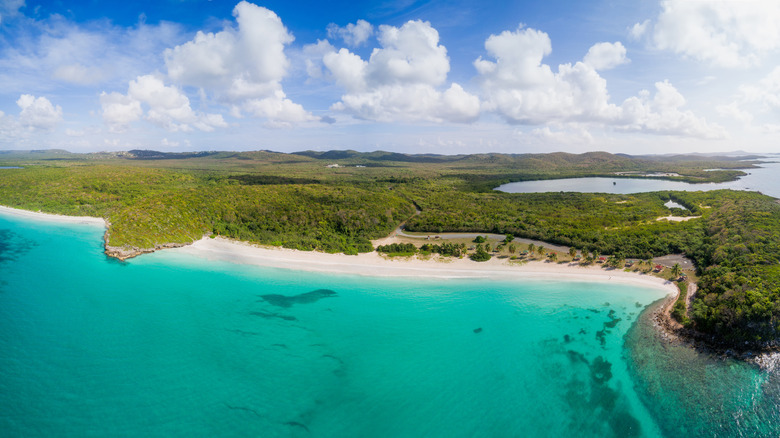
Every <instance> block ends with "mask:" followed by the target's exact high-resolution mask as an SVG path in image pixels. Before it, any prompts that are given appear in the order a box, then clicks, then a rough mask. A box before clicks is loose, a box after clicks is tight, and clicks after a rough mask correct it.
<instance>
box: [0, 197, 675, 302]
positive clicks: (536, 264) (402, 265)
mask: <svg viewBox="0 0 780 438" xmlns="http://www.w3.org/2000/svg"><path fill="white" fill-rule="evenodd" d="M0 214H5V215H11V216H15V217H21V218H25V219H30V220H36V221H47V222H57V223H68V224H74V223H88V224H95V225H102V226H106V222H105V220H103V219H102V218H95V217H86V216H83V217H77V216H64V215H57V214H46V213H37V212H31V211H26V210H19V209H15V208H9V207H2V206H0ZM165 251H176V252H180V253H184V254H190V255H193V256H196V257H200V258H203V259H206V260H220V261H227V262H232V263H240V264H247V265H255V266H267V267H274V268H283V269H292V270H304V271H313V272H326V273H334V274H357V275H370V276H384V277H396V276H403V277H426V278H501V279H534V280H550V281H559V280H568V281H597V282H607V281H608V282H614V283H621V284H626V285H640V286H645V287H654V288H659V289H662V290H664V291H666V292H667V293H668V294H670V295H676V294H677V293H678V290H677V286H676V285H675V284H674V283H672V282H670V281H666V280H664V279H661V278H658V277H654V276H652V275H646V274H639V273H635V272H625V271H623V270H620V269H604V268H602V267H601V266H598V265H597V266H580V265H579V264H572V263H553V262H545V261H528V262H515V261H510V260H509V259H499V258H496V257H494V258H492V259H491V260H489V261H487V262H474V261H472V260H470V259H468V258H463V259H457V258H450V257H438V256H432V257H430V258H428V259H420V258H418V257H396V258H390V257H385V256H382V255H379V254H378V253H376V252H372V253H364V254H359V255H345V254H327V253H322V252H317V251H298V250H292V249H286V248H278V247H269V246H260V245H255V244H251V243H247V242H240V241H234V240H230V239H225V238H222V237H216V238H210V237H204V238H203V239H200V240H198V241H196V242H194V243H193V244H192V245H187V246H183V247H180V248H170V249H165Z"/></svg>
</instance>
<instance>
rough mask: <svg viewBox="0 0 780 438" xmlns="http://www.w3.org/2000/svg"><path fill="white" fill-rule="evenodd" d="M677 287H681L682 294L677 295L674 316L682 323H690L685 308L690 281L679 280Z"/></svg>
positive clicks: (673, 310)
mask: <svg viewBox="0 0 780 438" xmlns="http://www.w3.org/2000/svg"><path fill="white" fill-rule="evenodd" d="M677 288H678V289H680V295H678V296H677V300H676V301H675V302H674V305H672V318H674V319H675V320H677V322H679V323H680V324H682V325H689V324H690V320H689V319H688V315H687V314H686V308H685V304H686V298H687V296H688V282H687V281H680V282H678V283H677Z"/></svg>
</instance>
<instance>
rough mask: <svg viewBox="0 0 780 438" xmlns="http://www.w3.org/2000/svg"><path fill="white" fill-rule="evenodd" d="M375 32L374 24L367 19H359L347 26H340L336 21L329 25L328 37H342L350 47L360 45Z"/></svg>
mask: <svg viewBox="0 0 780 438" xmlns="http://www.w3.org/2000/svg"><path fill="white" fill-rule="evenodd" d="M373 34H374V26H372V25H371V23H369V22H368V21H366V20H358V21H357V23H355V24H352V23H349V24H348V25H346V26H345V27H339V26H338V25H337V24H335V23H331V24H329V25H328V38H333V39H336V38H340V39H342V40H344V43H346V44H347V45H348V46H350V47H358V46H360V45H361V44H363V43H365V42H366V41H368V38H369V37H371V35H373Z"/></svg>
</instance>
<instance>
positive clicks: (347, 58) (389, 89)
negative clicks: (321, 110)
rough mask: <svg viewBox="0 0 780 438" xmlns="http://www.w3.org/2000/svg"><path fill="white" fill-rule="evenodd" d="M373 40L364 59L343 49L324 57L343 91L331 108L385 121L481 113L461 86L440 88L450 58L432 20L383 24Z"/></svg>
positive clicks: (459, 119)
mask: <svg viewBox="0 0 780 438" xmlns="http://www.w3.org/2000/svg"><path fill="white" fill-rule="evenodd" d="M377 40H378V41H379V44H380V46H381V48H375V49H374V50H373V51H372V53H371V56H370V58H369V59H368V61H366V60H363V59H362V58H361V57H360V56H358V55H356V54H354V53H352V52H350V51H349V50H347V49H343V48H342V49H340V50H339V51H335V49H334V50H331V51H329V52H327V53H326V54H325V55H324V56H323V57H322V62H323V64H324V66H325V67H326V68H327V70H328V71H329V72H330V76H331V78H332V79H333V80H334V81H335V82H336V83H338V84H339V85H340V86H341V87H343V88H344V89H345V90H346V91H347V94H345V95H344V96H342V98H341V101H340V102H338V103H336V104H334V105H333V107H332V108H333V109H334V110H338V111H344V112H347V113H349V114H352V115H353V116H355V117H357V118H361V119H370V120H377V121H387V122H389V121H399V120H403V121H419V120H428V121H436V122H441V121H453V122H470V121H473V120H475V119H476V118H477V117H478V116H479V99H478V98H477V97H476V96H474V95H472V94H469V93H468V92H466V91H465V90H464V89H463V88H462V87H461V86H460V85H458V84H455V83H453V84H451V85H450V86H449V87H448V88H447V89H446V90H445V91H440V89H439V88H440V87H441V86H443V85H444V84H445V82H446V80H447V73H448V72H449V70H450V63H449V58H448V57H447V49H446V48H445V47H444V46H442V45H440V44H439V33H438V32H437V31H436V29H434V28H433V27H431V25H430V23H428V22H423V21H409V22H407V23H406V24H404V25H403V26H401V27H400V28H399V27H394V26H384V25H383V26H380V27H379V32H378V35H377ZM320 48H322V46H321V47H320ZM309 50H313V49H309Z"/></svg>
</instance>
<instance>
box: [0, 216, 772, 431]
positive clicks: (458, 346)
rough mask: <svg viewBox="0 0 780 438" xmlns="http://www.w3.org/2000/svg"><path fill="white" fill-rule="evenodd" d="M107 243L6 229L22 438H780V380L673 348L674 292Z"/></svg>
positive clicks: (29, 224)
mask: <svg viewBox="0 0 780 438" xmlns="http://www.w3.org/2000/svg"><path fill="white" fill-rule="evenodd" d="M103 231H104V229H103V227H102V226H100V225H96V224H94V223H79V222H78V221H75V222H74V223H59V222H56V221H40V220H36V219H31V218H27V217H16V216H13V215H8V214H4V213H1V212H0V272H2V276H1V277H0V351H1V352H2V354H0V430H2V431H3V433H2V434H3V435H5V436H45V437H84V436H174V435H175V436H191V437H199V436H202V437H212V436H283V437H284V436H292V437H306V436H317V437H330V436H334V437H360V436H372V437H415V436H428V437H430V436H441V437H494V436H586V437H608V436H614V437H631V436H648V437H655V436H682V435H687V436H767V435H777V434H778V433H780V424H779V422H778V415H777V412H778V406H779V405H778V403H779V402H780V382H779V381H778V378H777V376H776V375H775V374H774V373H772V372H770V371H762V370H759V369H758V368H756V367H754V366H752V365H749V364H746V363H743V362H737V361H733V360H724V359H720V358H718V357H714V356H708V355H706V354H701V353H697V352H696V351H694V350H691V349H690V348H688V347H684V346H676V345H673V344H669V343H667V342H664V341H662V340H661V339H660V337H659V333H658V332H657V330H656V329H655V328H654V327H653V326H652V324H651V321H650V318H649V313H648V310H647V309H648V308H649V306H653V305H658V302H659V300H661V299H662V298H663V297H664V296H666V295H667V293H668V289H664V288H659V287H652V286H649V285H646V284H643V283H641V282H639V283H637V284H636V285H631V284H626V283H625V282H623V283H615V282H612V283H611V282H610V281H609V277H607V276H603V278H604V280H603V281H598V282H596V281H578V280H577V279H576V278H572V279H561V278H556V277H554V276H552V278H544V277H539V276H536V277H528V278H521V277H518V278H510V277H501V276H495V277H494V276H490V277H489V278H427V277H426V276H425V275H417V276H395V277H388V276H366V275H346V274H328V273H324V272H308V271H305V270H294V269H281V268H273V267H258V266H251V265H247V264H235V263H230V262H227V261H220V260H210V259H206V258H203V257H197V256H195V255H193V254H191V253H188V252H186V251H174V250H166V251H160V252H157V253H153V254H148V255H143V256H141V257H138V258H135V259H131V260H129V261H126V262H119V261H116V260H114V259H110V258H107V257H106V256H105V255H104V254H103V240H102V238H103ZM344 257H346V256H344ZM290 267H291V268H295V267H296V266H294V265H291V266H290ZM654 303H655V304H654Z"/></svg>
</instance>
